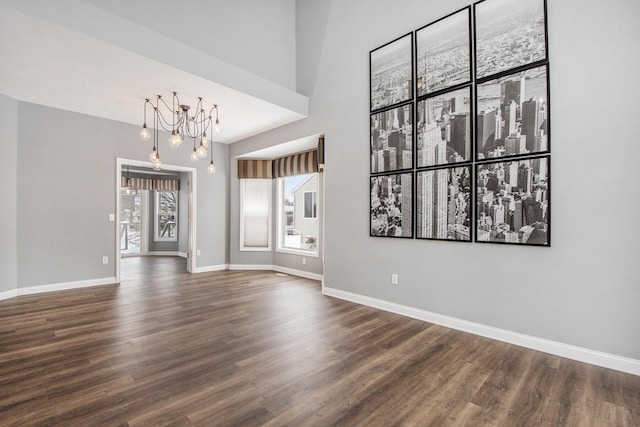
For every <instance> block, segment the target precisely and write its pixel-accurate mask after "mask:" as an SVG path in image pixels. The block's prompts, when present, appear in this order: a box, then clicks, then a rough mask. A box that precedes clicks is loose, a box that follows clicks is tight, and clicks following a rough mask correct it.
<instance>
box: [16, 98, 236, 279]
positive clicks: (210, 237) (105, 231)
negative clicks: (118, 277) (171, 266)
mask: <svg viewBox="0 0 640 427" xmlns="http://www.w3.org/2000/svg"><path fill="white" fill-rule="evenodd" d="M34 123H37V126H34V125H33V124H34ZM138 132H139V129H138V127H137V126H133V125H128V124H124V123H120V122H114V121H110V120H105V119H101V118H96V117H92V116H87V115H83V114H77V113H71V112H68V111H63V110H58V109H54V108H49V107H44V106H40V105H35V104H29V103H24V102H19V103H18V135H19V140H18V142H19V143H18V168H17V169H18V173H17V177H18V194H19V195H20V197H19V198H18V211H17V212H18V221H17V223H18V235H19V236H20V238H19V240H18V242H17V248H18V250H17V253H18V283H19V286H20V287H29V286H38V285H44V284H55V283H63V282H70V281H80V280H89V279H98V278H105V277H113V276H115V264H114V260H113V257H114V256H115V253H116V248H115V228H114V227H115V222H110V221H109V220H108V216H109V213H114V212H115V206H116V197H117V194H116V188H115V186H116V185H115V182H116V158H117V157H122V158H125V159H133V160H144V161H147V160H148V155H149V152H150V150H151V144H150V143H146V142H142V141H140V140H139V138H138ZM166 138H168V135H166V134H162V135H161V141H163V142H164V141H166ZM213 148H214V160H215V162H216V164H217V166H218V173H217V174H215V175H209V174H207V172H206V168H207V165H208V162H205V161H204V160H201V161H199V162H197V163H194V162H191V161H190V160H189V158H188V155H189V153H188V147H184V146H182V147H179V148H178V149H176V150H170V149H169V148H168V147H167V145H166V143H164V144H162V145H161V148H160V156H161V158H162V161H163V162H164V163H165V164H172V165H178V166H188V167H197V189H198V200H197V211H196V216H197V236H196V239H197V248H198V249H200V250H201V251H202V256H201V257H199V258H197V266H198V267H207V266H214V265H223V264H225V262H226V259H225V254H226V249H225V247H224V246H225V243H224V242H225V239H226V230H225V227H224V224H225V221H226V215H227V213H226V210H227V207H226V204H225V201H226V194H225V191H226V188H227V180H226V176H227V164H228V157H227V156H228V147H227V146H226V145H223V144H219V143H213ZM41 177H47V178H46V180H43V179H41ZM104 255H106V256H109V260H110V262H109V264H107V265H103V264H102V256H104Z"/></svg>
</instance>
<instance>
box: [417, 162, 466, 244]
mask: <svg viewBox="0 0 640 427" xmlns="http://www.w3.org/2000/svg"><path fill="white" fill-rule="evenodd" d="M471 185H472V181H471V166H459V167H452V168H443V169H434V170H427V171H420V172H417V177H416V237H417V238H418V239H438V240H458V241H466V242H470V241H471Z"/></svg>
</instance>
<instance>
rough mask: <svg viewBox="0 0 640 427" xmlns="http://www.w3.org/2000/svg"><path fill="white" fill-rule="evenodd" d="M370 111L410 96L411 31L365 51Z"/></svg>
mask: <svg viewBox="0 0 640 427" xmlns="http://www.w3.org/2000/svg"><path fill="white" fill-rule="evenodd" d="M369 69H370V76H369V77H370V79H369V82H370V97H369V99H370V104H371V111H377V110H380V109H382V108H386V107H390V106H392V105H396V104H400V103H403V102H406V101H410V100H411V99H413V33H409V34H406V35H404V36H402V37H400V38H398V39H396V40H394V41H392V42H389V43H387V44H385V45H384V46H381V47H379V48H377V49H374V50H372V51H371V52H370V53H369Z"/></svg>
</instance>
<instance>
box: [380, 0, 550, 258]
mask: <svg viewBox="0 0 640 427" xmlns="http://www.w3.org/2000/svg"><path fill="white" fill-rule="evenodd" d="M548 57H549V55H548V33H547V2H546V0H479V1H477V2H475V3H473V4H470V5H469V6H466V7H464V8H462V9H459V10H456V11H453V12H451V13H449V14H447V15H445V16H443V17H442V18H440V19H436V20H431V22H430V23H428V24H426V25H424V26H422V27H420V28H418V29H416V30H414V31H413V32H411V33H409V34H405V35H403V36H401V37H398V38H396V39H394V40H392V41H390V42H389V43H387V44H385V45H383V46H380V47H378V48H376V49H374V50H372V51H370V52H369V73H370V76H369V77H370V80H369V81H370V93H369V95H370V98H369V99H370V150H369V164H370V177H369V179H370V183H369V184H370V191H371V199H370V200H371V203H370V236H375V237H404V238H416V239H422V240H443V241H447V240H448V241H458V242H478V243H502V244H511V245H520V246H540V247H549V246H550V245H551V222H550V218H551V180H550V177H551V170H550V169H551V136H550V135H551V129H550V127H551V124H550V123H551V108H550V97H551V96H550V94H551V91H550V88H549V81H550V78H549V67H550V64H549V59H548ZM554 144H555V142H554Z"/></svg>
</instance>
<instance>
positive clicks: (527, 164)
mask: <svg viewBox="0 0 640 427" xmlns="http://www.w3.org/2000/svg"><path fill="white" fill-rule="evenodd" d="M549 166H550V158H549V156H543V157H537V158H530V159H524V160H511V161H501V162H492V163H482V164H478V165H477V166H476V167H477V169H476V192H475V196H476V199H477V200H476V241H477V242H493V243H511V244H525V245H539V246H548V245H549V241H550V233H549V217H550V208H549V202H550V197H549V185H550V182H549Z"/></svg>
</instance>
